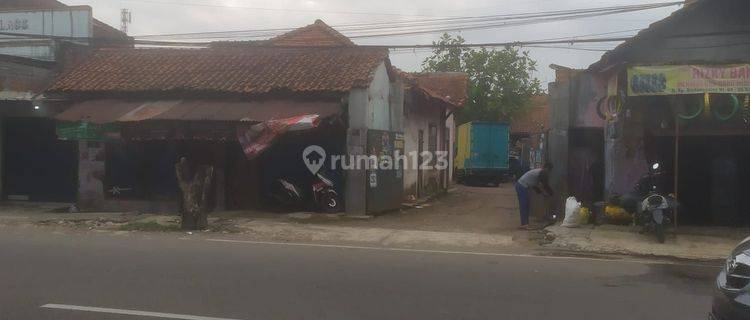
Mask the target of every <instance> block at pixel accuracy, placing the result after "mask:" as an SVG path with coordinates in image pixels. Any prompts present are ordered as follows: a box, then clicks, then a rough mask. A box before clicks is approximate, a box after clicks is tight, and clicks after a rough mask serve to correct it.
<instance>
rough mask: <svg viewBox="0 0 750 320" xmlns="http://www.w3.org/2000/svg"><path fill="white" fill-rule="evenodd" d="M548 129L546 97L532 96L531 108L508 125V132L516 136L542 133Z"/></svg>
mask: <svg viewBox="0 0 750 320" xmlns="http://www.w3.org/2000/svg"><path fill="white" fill-rule="evenodd" d="M548 128H549V105H548V97H547V95H538V96H534V97H533V98H532V99H531V107H529V108H528V109H527V110H526V112H525V113H523V114H521V115H519V116H517V117H516V118H515V119H513V121H511V123H510V132H511V133H516V134H532V133H542V132H544V131H545V130H546V129H548Z"/></svg>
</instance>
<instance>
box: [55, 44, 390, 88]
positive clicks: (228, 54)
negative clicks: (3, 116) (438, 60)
mask: <svg viewBox="0 0 750 320" xmlns="http://www.w3.org/2000/svg"><path fill="white" fill-rule="evenodd" d="M387 59H388V51H387V50H386V49H377V48H359V47H351V48H330V49H327V48H275V47H243V48H221V49H219V48H217V49H192V50H189V49H129V50H99V51H97V52H95V53H94V54H93V55H92V56H91V58H90V59H88V60H87V61H85V62H83V63H82V64H81V65H79V66H78V67H76V68H75V69H73V70H72V71H71V72H69V73H67V74H66V75H64V76H62V77H60V78H59V79H58V80H57V81H56V82H55V84H53V86H52V87H51V88H50V89H49V92H56V93H102V92H120V93H135V92H173V93H179V92H219V93H238V94H250V95H253V94H264V93H272V92H283V91H287V92H301V93H304V92H308V93H311V92H345V91H349V90H351V89H352V88H357V87H366V86H367V85H368V84H369V83H370V81H371V80H372V76H373V73H374V70H375V68H376V67H377V66H378V65H379V64H380V63H383V62H387Z"/></svg>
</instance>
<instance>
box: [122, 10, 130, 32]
mask: <svg viewBox="0 0 750 320" xmlns="http://www.w3.org/2000/svg"><path fill="white" fill-rule="evenodd" d="M130 22H132V19H131V15H130V10H128V9H122V10H120V31H122V32H123V33H125V34H127V33H128V23H130Z"/></svg>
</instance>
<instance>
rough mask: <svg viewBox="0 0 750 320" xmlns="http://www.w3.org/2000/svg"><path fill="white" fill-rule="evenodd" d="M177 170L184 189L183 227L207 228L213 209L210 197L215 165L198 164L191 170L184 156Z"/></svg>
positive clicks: (185, 228) (179, 181)
mask: <svg viewBox="0 0 750 320" xmlns="http://www.w3.org/2000/svg"><path fill="white" fill-rule="evenodd" d="M175 172H176V173H177V182H178V183H179V185H180V189H181V190H182V229H183V230H203V229H206V228H207V227H208V213H209V212H210V211H211V208H210V207H209V206H210V203H209V200H210V199H209V197H210V194H211V191H212V190H213V188H212V187H213V182H214V167H213V166H198V167H197V168H196V169H195V172H191V170H190V165H189V164H188V161H187V159H186V158H185V157H183V158H181V159H180V162H179V163H177V164H175Z"/></svg>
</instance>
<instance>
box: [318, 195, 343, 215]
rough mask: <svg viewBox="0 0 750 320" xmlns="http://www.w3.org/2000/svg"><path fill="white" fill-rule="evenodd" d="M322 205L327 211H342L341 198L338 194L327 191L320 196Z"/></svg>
mask: <svg viewBox="0 0 750 320" xmlns="http://www.w3.org/2000/svg"><path fill="white" fill-rule="evenodd" d="M320 206H321V207H322V208H323V211H325V212H326V213H338V212H341V199H339V197H338V196H337V195H336V194H334V193H332V192H327V193H326V194H324V195H322V196H321V197H320Z"/></svg>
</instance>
